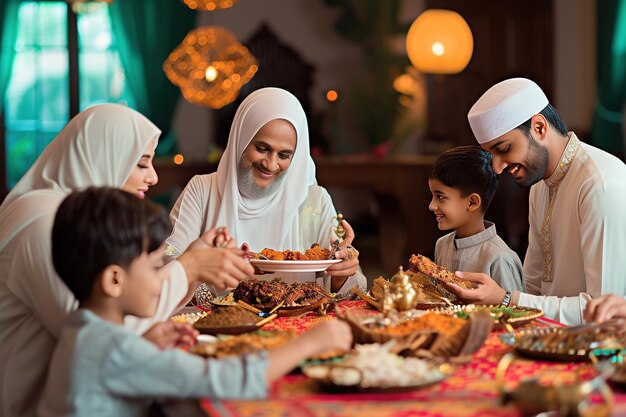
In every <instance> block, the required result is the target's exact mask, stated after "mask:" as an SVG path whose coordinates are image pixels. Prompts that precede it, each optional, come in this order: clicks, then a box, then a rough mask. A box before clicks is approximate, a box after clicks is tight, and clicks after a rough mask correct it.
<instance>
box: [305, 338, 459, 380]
mask: <svg viewBox="0 0 626 417" xmlns="http://www.w3.org/2000/svg"><path fill="white" fill-rule="evenodd" d="M392 346H393V343H386V344H384V345H379V344H370V345H357V346H356V347H355V351H354V352H353V353H350V354H348V355H346V356H345V357H344V360H342V361H341V362H338V363H332V364H324V365H311V366H305V367H303V368H302V372H303V373H304V374H305V375H306V376H308V377H309V378H311V379H313V380H314V381H317V382H318V383H319V384H320V386H321V387H322V388H323V389H328V390H331V391H334V392H336V391H356V392H398V391H407V390H414V389H417V388H419V387H423V386H426V385H431V384H434V383H437V382H440V381H442V380H443V379H444V378H445V377H446V376H447V374H448V373H449V371H450V369H449V366H447V365H442V366H437V365H435V364H432V363H430V362H427V361H424V360H422V359H417V358H403V357H401V356H398V355H396V354H394V353H391V352H390V349H391V347H392Z"/></svg>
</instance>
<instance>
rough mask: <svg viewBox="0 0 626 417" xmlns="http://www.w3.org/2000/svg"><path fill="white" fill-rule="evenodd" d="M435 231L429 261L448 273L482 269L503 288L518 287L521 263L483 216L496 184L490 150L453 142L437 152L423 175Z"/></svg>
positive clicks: (493, 226)
mask: <svg viewBox="0 0 626 417" xmlns="http://www.w3.org/2000/svg"><path fill="white" fill-rule="evenodd" d="M428 187H429V188H430V191H431V193H432V196H433V197H432V201H431V202H430V204H429V206H428V208H429V209H430V210H431V211H432V212H433V213H434V214H435V215H436V218H437V224H438V227H439V229H440V230H450V229H454V231H453V232H452V233H449V234H447V235H445V236H443V237H441V238H439V240H437V244H436V246H435V262H436V263H437V264H439V265H442V266H444V267H446V268H448V269H449V270H452V271H472V272H484V273H487V274H489V276H491V277H493V279H494V280H495V281H496V282H497V283H498V284H499V285H500V286H502V287H503V288H506V289H507V290H509V291H513V290H521V289H523V288H524V286H523V284H522V262H521V261H520V260H519V257H518V256H517V254H516V253H515V252H513V251H512V250H511V249H510V248H509V247H508V246H507V244H506V243H504V241H503V240H502V239H501V238H500V237H499V236H498V235H497V233H496V226H495V225H494V224H493V223H491V222H488V221H485V220H484V217H485V212H486V211H487V209H488V208H489V205H490V204H491V201H492V200H493V196H494V195H495V193H496V190H497V188H498V177H497V176H496V174H495V173H494V172H493V169H492V168H491V154H490V153H489V152H487V151H485V150H483V149H481V148H480V147H479V146H459V147H457V148H453V149H449V150H447V151H445V152H444V153H442V154H441V155H439V157H438V158H437V160H436V161H435V163H434V165H433V167H432V169H431V171H430V174H429V176H428Z"/></svg>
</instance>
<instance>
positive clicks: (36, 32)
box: [4, 1, 133, 188]
mask: <svg viewBox="0 0 626 417" xmlns="http://www.w3.org/2000/svg"><path fill="white" fill-rule="evenodd" d="M110 22H111V20H110V17H109V11H108V7H107V5H106V4H105V3H86V4H83V5H82V8H81V13H80V14H77V15H76V14H74V12H73V11H72V10H68V5H67V3H66V2H65V1H27V2H23V3H21V5H20V9H19V26H18V37H17V42H16V45H15V61H14V63H13V70H12V74H11V79H10V81H9V85H8V88H7V93H6V96H5V97H4V100H5V106H4V114H5V126H6V132H5V146H6V170H7V171H6V174H7V187H8V188H11V187H13V186H14V185H15V183H16V182H17V181H18V180H19V179H20V178H21V177H22V175H24V173H25V172H26V171H27V170H28V168H29V167H30V166H31V165H32V164H33V162H34V161H35V160H36V159H37V157H38V156H39V154H40V153H41V151H42V150H43V149H44V148H45V147H46V146H47V145H48V143H50V141H51V140H52V139H54V137H55V136H56V135H57V133H58V132H59V131H60V130H61V129H62V128H63V126H65V124H66V123H67V122H68V120H69V119H70V118H71V117H72V116H74V114H73V113H76V110H78V111H80V110H83V109H85V108H87V107H89V106H92V105H94V104H97V103H104V102H115V103H125V104H128V105H131V106H132V104H133V103H132V98H131V97H130V95H129V91H128V90H127V89H126V86H125V82H124V73H123V71H122V67H121V64H120V59H119V54H118V52H117V48H116V45H115V40H114V37H113V34H112V31H111V23H110ZM72 39H77V42H72V41H71V40H72ZM72 45H77V46H74V47H73V46H72ZM73 66H74V67H73ZM72 73H74V74H77V77H76V78H77V79H76V80H73V79H72V78H71V77H73V76H72V75H71V74H72ZM72 82H74V83H75V85H77V87H78V88H71V87H70V84H71V83H72ZM71 103H77V109H76V110H74V111H72V110H71V107H72V106H71Z"/></svg>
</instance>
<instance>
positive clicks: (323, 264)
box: [250, 259, 343, 272]
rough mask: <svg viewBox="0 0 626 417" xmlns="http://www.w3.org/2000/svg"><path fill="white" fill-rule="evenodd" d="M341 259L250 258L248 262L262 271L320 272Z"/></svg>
mask: <svg viewBox="0 0 626 417" xmlns="http://www.w3.org/2000/svg"><path fill="white" fill-rule="evenodd" d="M342 260H343V259H326V260H322V261H272V260H265V259H250V263H251V264H252V265H254V266H256V267H257V268H258V269H259V270H261V271H264V272H320V271H325V270H327V269H328V268H329V267H330V266H331V265H334V264H336V263H339V262H341V261H342Z"/></svg>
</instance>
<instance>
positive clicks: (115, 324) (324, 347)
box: [38, 188, 352, 417]
mask: <svg viewBox="0 0 626 417" xmlns="http://www.w3.org/2000/svg"><path fill="white" fill-rule="evenodd" d="M170 232H171V224H170V222H169V220H168V217H167V214H166V213H165V211H164V210H163V209H161V208H160V207H158V206H156V205H155V204H153V203H150V202H149V201H147V200H140V199H138V198H136V197H135V196H133V195H131V194H129V193H126V192H124V191H122V190H119V189H113V188H89V189H87V190H85V191H82V192H75V193H72V194H70V195H69V196H68V197H67V198H66V199H65V200H64V201H63V203H62V204H61V205H60V207H59V209H58V212H57V215H56V218H55V222H54V227H53V230H52V258H53V262H54V267H55V269H56V270H57V272H58V274H59V276H60V277H61V279H62V280H63V281H64V282H65V284H66V285H67V286H68V287H69V289H70V290H71V291H72V292H73V293H74V295H75V296H76V299H77V300H78V301H79V303H80V305H79V309H78V310H77V311H76V312H74V313H73V314H72V315H71V316H70V318H69V320H68V322H67V324H66V326H65V327H64V329H63V332H62V334H61V338H60V340H59V342H58V345H57V347H56V350H55V352H54V355H53V357H52V362H51V365H50V369H49V372H48V379H47V384H46V388H45V390H44V395H43V397H42V401H41V403H40V405H39V410H38V411H39V415H40V416H42V417H51V416H85V417H96V416H118V417H123V416H143V415H145V414H146V412H147V409H148V407H149V406H150V404H151V402H152V400H154V399H156V398H162V397H165V398H189V397H214V398H259V397H264V396H266V395H267V391H268V385H269V383H270V382H271V381H273V380H274V379H276V378H278V377H280V376H282V375H284V374H286V373H287V372H289V371H290V370H291V369H293V368H294V367H295V366H297V364H298V363H299V362H300V361H301V360H303V359H306V358H308V357H311V356H315V355H318V354H321V353H323V352H326V351H328V350H332V349H341V350H347V349H349V347H350V344H351V342H352V335H351V332H350V329H349V327H348V325H347V324H345V323H344V322H341V321H338V320H333V321H326V322H324V323H322V324H320V325H318V326H317V327H315V328H313V329H312V330H310V331H309V332H307V333H305V334H304V335H302V336H300V337H299V338H296V339H294V340H292V341H291V342H289V343H288V344H286V345H284V346H282V347H279V348H276V349H274V350H272V351H262V352H259V353H255V354H251V355H246V356H240V357H239V356H235V357H231V358H226V359H221V360H206V359H203V358H201V357H199V356H194V355H191V354H189V353H186V352H184V351H183V350H180V349H164V350H161V349H160V348H159V347H158V346H156V345H155V344H153V343H151V342H150V341H148V340H146V339H144V338H143V337H141V336H138V335H137V334H135V333H134V332H132V331H130V330H128V329H126V328H124V327H123V326H122V323H123V321H124V318H125V317H126V316H127V315H134V316H138V317H150V316H151V315H152V314H154V312H155V310H156V308H157V303H158V300H159V296H160V291H161V287H162V281H163V278H164V276H163V274H164V271H163V270H164V269H165V268H160V267H161V266H162V265H161V264H162V258H163V254H164V249H165V245H164V244H163V242H165V239H166V238H167V237H168V236H169V234H170ZM170 330H172V329H170ZM173 331H178V332H179V334H180V336H181V338H184V337H185V336H189V332H187V331H185V330H184V328H174V329H173Z"/></svg>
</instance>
